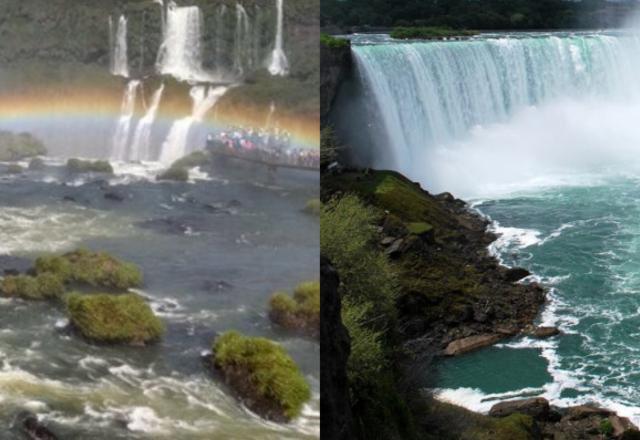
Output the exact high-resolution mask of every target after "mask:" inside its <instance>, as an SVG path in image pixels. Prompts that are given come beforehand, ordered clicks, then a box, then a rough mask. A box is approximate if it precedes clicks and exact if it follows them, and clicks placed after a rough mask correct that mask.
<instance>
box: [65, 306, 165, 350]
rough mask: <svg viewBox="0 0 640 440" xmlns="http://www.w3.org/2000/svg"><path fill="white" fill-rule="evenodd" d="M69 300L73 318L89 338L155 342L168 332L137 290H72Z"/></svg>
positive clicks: (98, 340)
mask: <svg viewBox="0 0 640 440" xmlns="http://www.w3.org/2000/svg"><path fill="white" fill-rule="evenodd" d="M65 301H66V305H67V311H68V313H69V321H70V322H71V324H72V325H73V326H74V328H76V329H77V330H78V331H79V332H80V334H82V336H84V337H85V338H87V339H91V340H94V341H97V342H105V343H127V344H136V345H139V344H145V343H148V342H152V341H155V340H157V339H159V338H160V337H161V336H162V334H163V333H164V325H163V324H162V321H160V319H159V318H158V317H157V316H155V315H154V313H153V311H152V310H151V308H150V307H149V305H148V304H147V303H146V302H145V301H144V300H143V299H142V297H140V296H139V295H136V294H134V293H129V294H125V295H110V294H92V295H81V294H78V293H72V294H69V295H67V297H66V298H65Z"/></svg>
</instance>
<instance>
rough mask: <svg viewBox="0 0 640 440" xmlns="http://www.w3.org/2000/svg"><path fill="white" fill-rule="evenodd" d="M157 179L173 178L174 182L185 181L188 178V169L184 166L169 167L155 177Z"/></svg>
mask: <svg viewBox="0 0 640 440" xmlns="http://www.w3.org/2000/svg"><path fill="white" fill-rule="evenodd" d="M156 179H157V180H173V181H176V182H186V181H188V180H189V170H188V169H187V168H185V167H181V166H177V167H173V166H172V167H171V168H169V169H168V170H166V171H165V172H164V173H162V174H159V175H158V177H156Z"/></svg>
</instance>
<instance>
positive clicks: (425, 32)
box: [391, 26, 478, 40]
mask: <svg viewBox="0 0 640 440" xmlns="http://www.w3.org/2000/svg"><path fill="white" fill-rule="evenodd" d="M477 34H478V32H476V31H467V30H462V29H451V28H450V27H446V26H440V27H438V26H429V27H397V28H395V29H394V30H393V31H391V38H397V39H421V40H441V39H444V38H453V37H471V36H473V35H477Z"/></svg>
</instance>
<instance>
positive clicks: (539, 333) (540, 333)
mask: <svg viewBox="0 0 640 440" xmlns="http://www.w3.org/2000/svg"><path fill="white" fill-rule="evenodd" d="M559 334H560V330H559V329H558V328H557V327H537V328H536V329H535V330H534V331H533V333H532V335H533V336H535V337H536V338H538V339H545V338H550V337H552V336H557V335H559Z"/></svg>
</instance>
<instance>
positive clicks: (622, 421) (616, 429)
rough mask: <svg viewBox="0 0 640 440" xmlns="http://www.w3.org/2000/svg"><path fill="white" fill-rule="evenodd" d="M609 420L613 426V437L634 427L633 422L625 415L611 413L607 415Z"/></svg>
mask: <svg viewBox="0 0 640 440" xmlns="http://www.w3.org/2000/svg"><path fill="white" fill-rule="evenodd" d="M609 421H610V422H611V426H613V436H614V437H619V436H621V435H622V434H624V433H625V432H626V431H628V430H630V429H633V428H634V426H633V423H631V421H630V420H629V419H628V418H626V417H620V416H617V415H613V416H609Z"/></svg>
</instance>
